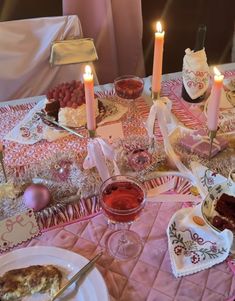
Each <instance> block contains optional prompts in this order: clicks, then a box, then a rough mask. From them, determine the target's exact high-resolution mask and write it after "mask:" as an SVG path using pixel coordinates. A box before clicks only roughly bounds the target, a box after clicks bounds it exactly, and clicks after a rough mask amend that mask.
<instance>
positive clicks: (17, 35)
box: [0, 16, 84, 101]
mask: <svg viewBox="0 0 235 301" xmlns="http://www.w3.org/2000/svg"><path fill="white" fill-rule="evenodd" d="M0 37H1V43H0V66H1V68H0V101H6V100H11V99H18V98H24V97H30V96H36V95H41V94H44V93H45V92H46V91H47V90H48V89H49V88H51V87H53V86H55V85H56V84H58V83H61V82H64V81H71V80H74V79H76V80H79V79H81V78H82V73H83V69H84V66H83V65H82V64H72V65H64V66H56V67H51V66H50V64H49V57H50V51H51V43H52V42H53V41H55V40H63V39H68V38H71V37H78V38H81V37H82V28H81V24H80V21H79V19H78V17H77V16H62V17H48V18H38V19H37V18H36V19H28V20H17V21H8V22H1V23H0Z"/></svg>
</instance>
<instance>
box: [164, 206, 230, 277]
mask: <svg viewBox="0 0 235 301" xmlns="http://www.w3.org/2000/svg"><path fill="white" fill-rule="evenodd" d="M167 236H168V247H169V253H170V259H171V266H172V271H173V274H174V275H175V277H180V276H185V275H190V274H193V273H196V272H199V271H202V270H204V269H207V268H210V267H212V266H213V265H215V264H218V263H221V262H222V261H224V260H225V259H226V258H227V257H228V254H229V251H230V248H231V245H232V242H233V234H232V232H231V231H230V230H227V229H225V230H224V231H222V232H218V231H216V230H214V229H212V228H211V227H210V226H209V225H207V224H206V223H205V222H204V220H203V217H202V214H201V205H198V206H196V207H191V208H183V209H180V210H179V211H177V212H176V213H175V214H174V215H173V216H172V218H171V220H170V222H169V225H168V228H167Z"/></svg>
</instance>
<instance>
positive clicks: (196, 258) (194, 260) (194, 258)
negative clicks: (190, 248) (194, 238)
mask: <svg viewBox="0 0 235 301" xmlns="http://www.w3.org/2000/svg"><path fill="white" fill-rule="evenodd" d="M199 261H200V256H199V255H198V253H196V252H192V257H191V262H192V263H194V264H196V263H198V262H199Z"/></svg>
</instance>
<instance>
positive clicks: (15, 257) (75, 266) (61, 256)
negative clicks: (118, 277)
mask: <svg viewBox="0 0 235 301" xmlns="http://www.w3.org/2000/svg"><path fill="white" fill-rule="evenodd" d="M87 263H88V260H87V259H86V258H84V257H83V256H81V255H79V254H76V253H74V252H71V251H68V250H65V249H61V248H55V247H43V246H36V247H29V248H24V249H19V250H15V251H12V252H10V253H8V254H6V255H3V256H1V257H0V267H1V270H0V276H2V275H3V274H4V273H5V272H7V271H9V270H12V269H17V268H23V267H28V266H31V265H48V264H52V265H54V266H56V267H57V268H59V269H60V271H61V272H62V274H63V280H62V285H64V284H65V282H66V281H67V280H68V279H70V278H71V277H72V276H73V275H74V274H75V273H77V272H78V271H79V270H80V269H81V268H82V267H83V266H84V265H85V264H87ZM45 300H48V301H49V300H50V297H49V295H48V294H39V293H38V294H34V295H32V296H28V297H24V298H23V299H22V301H45ZM65 300H66V301H72V300H74V301H75V300H76V301H77V300H79V301H100V300H102V301H109V296H108V290H107V287H106V284H105V282H104V279H103V277H102V276H101V274H100V272H99V271H98V270H97V269H96V268H94V269H93V270H92V271H91V272H90V273H89V274H87V276H86V277H85V279H84V281H83V282H82V283H81V284H80V285H76V284H73V285H71V287H70V288H68V289H67V290H66V291H65V292H64V294H63V295H62V296H61V297H60V298H58V301H65Z"/></svg>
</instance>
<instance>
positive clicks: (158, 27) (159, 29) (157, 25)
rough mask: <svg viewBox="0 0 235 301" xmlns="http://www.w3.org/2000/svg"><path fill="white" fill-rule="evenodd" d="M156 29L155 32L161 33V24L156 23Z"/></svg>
mask: <svg viewBox="0 0 235 301" xmlns="http://www.w3.org/2000/svg"><path fill="white" fill-rule="evenodd" d="M156 29H157V32H162V24H161V22H159V21H157V24H156Z"/></svg>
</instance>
